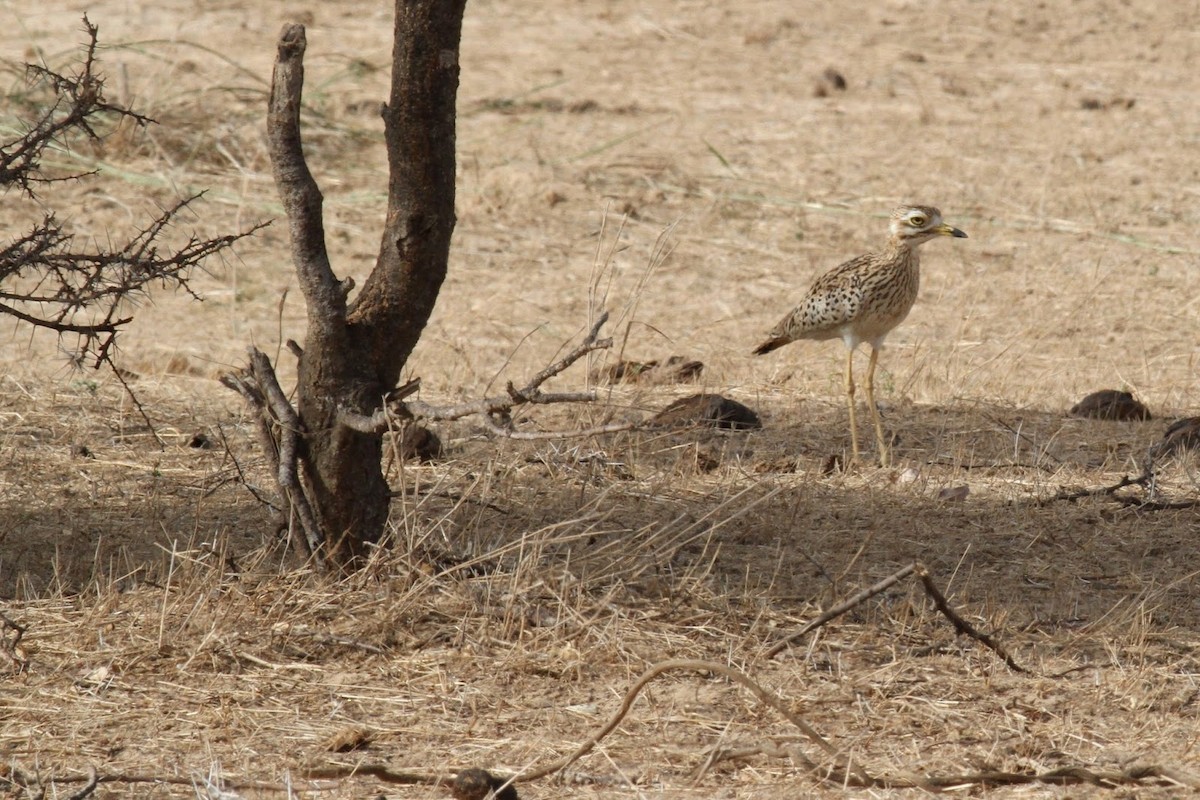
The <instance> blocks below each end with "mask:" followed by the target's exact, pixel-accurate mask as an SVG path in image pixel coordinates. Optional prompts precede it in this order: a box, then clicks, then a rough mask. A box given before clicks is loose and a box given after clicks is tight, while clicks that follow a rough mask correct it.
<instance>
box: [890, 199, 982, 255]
mask: <svg viewBox="0 0 1200 800" xmlns="http://www.w3.org/2000/svg"><path fill="white" fill-rule="evenodd" d="M891 231H892V238H893V239H895V240H896V241H897V242H899V243H901V244H904V245H907V246H908V247H915V246H917V245H919V244H921V242H927V241H929V240H930V239H932V238H934V237H935V236H954V237H956V238H958V239H965V238H967V235H966V234H965V233H963V232H962V231H960V230H959V229H958V228H952V227H950V226H949V225H947V224H946V223H944V222H942V212H941V211H938V210H937V209H936V208H934V207H932V206H900V207H899V208H897V209H896V210H895V211H893V212H892V224H891Z"/></svg>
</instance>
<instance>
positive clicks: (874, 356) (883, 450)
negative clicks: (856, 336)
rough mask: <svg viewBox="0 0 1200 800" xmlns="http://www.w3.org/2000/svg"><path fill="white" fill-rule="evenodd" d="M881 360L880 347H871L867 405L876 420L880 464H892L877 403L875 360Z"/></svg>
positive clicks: (876, 441)
mask: <svg viewBox="0 0 1200 800" xmlns="http://www.w3.org/2000/svg"><path fill="white" fill-rule="evenodd" d="M878 360H879V348H878V347H872V348H871V363H870V364H868V365H867V405H868V406H870V408H871V418H872V419H874V420H875V444H876V446H878V447H879V466H881V467H887V466H890V465H891V462H892V453H891V449H890V448H889V447H888V445H887V442H885V441H884V438H883V419H881V418H880V416H879V407H878V406H876V405H875V362H877V361H878Z"/></svg>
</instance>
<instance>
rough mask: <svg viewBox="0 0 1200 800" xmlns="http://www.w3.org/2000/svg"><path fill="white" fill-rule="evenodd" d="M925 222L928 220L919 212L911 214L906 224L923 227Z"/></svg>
mask: <svg viewBox="0 0 1200 800" xmlns="http://www.w3.org/2000/svg"><path fill="white" fill-rule="evenodd" d="M926 222H928V220H926V219H925V217H923V216H921V215H920V214H913V215H912V216H911V217H909V218H908V224H909V225H912V226H913V227H914V228H923V227H925V223H926Z"/></svg>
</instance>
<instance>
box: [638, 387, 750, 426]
mask: <svg viewBox="0 0 1200 800" xmlns="http://www.w3.org/2000/svg"><path fill="white" fill-rule="evenodd" d="M649 424H650V425H652V426H658V427H664V428H683V427H712V428H725V429H727V430H749V429H752V428H761V427H762V422H760V421H759V419H758V414H756V413H754V411H753V410H751V409H750V408H749V407H748V406H744V405H742V404H741V403H739V402H738V401H736V400H730V399H729V398H728V397H722V396H721V395H719V394H694V395H691V396H690V397H682V398H680V399H678V400H676V401H675V402H674V403H671V404H670V405H669V406H667V407H666V408H664V409H663V410H662V411H660V412H658V413H657V414H655V415H654V416H653V417H651V418H650V421H649Z"/></svg>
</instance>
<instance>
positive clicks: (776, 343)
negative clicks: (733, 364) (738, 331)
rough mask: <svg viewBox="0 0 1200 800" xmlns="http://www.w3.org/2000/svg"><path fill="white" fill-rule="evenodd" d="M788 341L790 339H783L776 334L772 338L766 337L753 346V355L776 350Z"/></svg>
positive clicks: (762, 354)
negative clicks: (765, 339)
mask: <svg viewBox="0 0 1200 800" xmlns="http://www.w3.org/2000/svg"><path fill="white" fill-rule="evenodd" d="M790 341H791V339H784V338H783V337H782V336H778V337H776V338H774V339H768V340H767V341H765V342H763V343H762V344H760V345H759V346H758V347H756V348H754V355H756V356H765V355H766V354H767V353H769V352H771V351H772V350H778V349H779V348H781V347H783V346H784V345H785V344H787V343H788V342H790Z"/></svg>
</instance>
